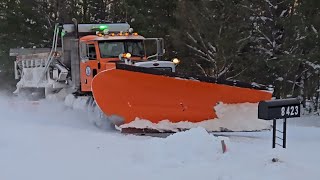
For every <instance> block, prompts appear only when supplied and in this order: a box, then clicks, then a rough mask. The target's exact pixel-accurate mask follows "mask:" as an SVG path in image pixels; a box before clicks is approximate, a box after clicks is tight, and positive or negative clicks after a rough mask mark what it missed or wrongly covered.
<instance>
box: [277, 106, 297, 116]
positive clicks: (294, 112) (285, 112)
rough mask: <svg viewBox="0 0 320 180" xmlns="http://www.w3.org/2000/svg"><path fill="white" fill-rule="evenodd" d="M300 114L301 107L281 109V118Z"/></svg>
mask: <svg viewBox="0 0 320 180" xmlns="http://www.w3.org/2000/svg"><path fill="white" fill-rule="evenodd" d="M298 114H299V106H288V107H282V108H281V116H285V115H287V116H296V115H298Z"/></svg>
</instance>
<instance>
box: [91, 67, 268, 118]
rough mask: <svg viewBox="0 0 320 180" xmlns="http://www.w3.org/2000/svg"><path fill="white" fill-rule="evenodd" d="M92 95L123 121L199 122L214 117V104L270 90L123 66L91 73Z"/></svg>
mask: <svg viewBox="0 0 320 180" xmlns="http://www.w3.org/2000/svg"><path fill="white" fill-rule="evenodd" d="M92 92H93V96H94V98H95V100H96V102H97V104H98V106H99V107H100V108H101V110H102V111H103V112H104V113H105V114H106V115H118V116H121V117H123V118H124V120H125V124H126V123H129V122H131V121H133V120H135V118H136V117H138V118H140V119H147V120H150V121H151V122H153V123H158V122H160V121H162V120H170V121H171V122H173V123H176V122H180V121H189V122H194V123H195V122H200V121H203V120H208V119H214V118H216V117H217V116H216V113H215V111H214V106H215V105H216V104H217V103H218V102H223V103H225V104H234V103H245V102H249V103H257V102H259V101H262V100H269V99H271V97H272V94H271V93H270V92H265V91H261V90H255V89H249V88H240V87H236V86H228V85H223V84H215V83H207V82H200V81H193V80H185V79H179V78H173V77H166V76H160V75H153V74H147V73H140V72H132V71H127V70H119V69H113V70H107V71H103V72H101V73H99V74H97V75H96V76H95V78H94V79H93V82H92Z"/></svg>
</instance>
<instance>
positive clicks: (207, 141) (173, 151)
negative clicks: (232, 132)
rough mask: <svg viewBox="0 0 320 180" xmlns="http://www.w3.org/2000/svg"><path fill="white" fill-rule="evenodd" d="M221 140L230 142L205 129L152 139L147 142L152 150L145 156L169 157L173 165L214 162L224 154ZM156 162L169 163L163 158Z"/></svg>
mask: <svg viewBox="0 0 320 180" xmlns="http://www.w3.org/2000/svg"><path fill="white" fill-rule="evenodd" d="M221 140H225V142H229V140H228V138H227V137H215V136H213V135H211V134H209V133H208V132H207V131H206V130H205V129H204V128H201V127H198V128H193V129H190V130H188V131H185V132H179V133H175V134H173V135H171V136H168V137H167V138H164V139H159V138H153V139H150V140H149V141H148V142H147V144H148V146H149V147H150V149H148V151H147V154H144V158H146V159H153V158H155V157H167V158H169V159H171V160H170V161H171V162H172V163H188V162H190V163H191V162H192V163H201V162H204V161H205V162H206V161H214V160H216V159H217V158H219V157H221V155H222V154H223V153H222V148H221ZM156 160H157V161H163V160H164V161H167V159H162V158H159V159H156Z"/></svg>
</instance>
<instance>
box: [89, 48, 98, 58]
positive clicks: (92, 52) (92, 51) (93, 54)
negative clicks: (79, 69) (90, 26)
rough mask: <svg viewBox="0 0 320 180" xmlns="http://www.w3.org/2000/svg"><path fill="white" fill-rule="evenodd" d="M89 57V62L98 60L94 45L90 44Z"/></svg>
mask: <svg viewBox="0 0 320 180" xmlns="http://www.w3.org/2000/svg"><path fill="white" fill-rule="evenodd" d="M88 57H89V60H96V59H97V53H96V49H95V47H94V44H88Z"/></svg>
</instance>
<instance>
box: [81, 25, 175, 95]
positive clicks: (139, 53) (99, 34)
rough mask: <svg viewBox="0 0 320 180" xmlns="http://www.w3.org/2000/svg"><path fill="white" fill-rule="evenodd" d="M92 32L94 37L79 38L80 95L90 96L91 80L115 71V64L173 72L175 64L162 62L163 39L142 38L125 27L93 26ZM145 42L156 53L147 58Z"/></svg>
mask: <svg viewBox="0 0 320 180" xmlns="http://www.w3.org/2000/svg"><path fill="white" fill-rule="evenodd" d="M121 26H123V28H122V29H121V31H119V30H120V28H119V27H121ZM117 28H118V29H117ZM91 30H92V31H93V32H95V34H94V35H85V36H82V37H80V38H79V48H80V49H79V54H80V59H81V61H80V81H81V91H83V92H90V91H91V82H92V80H93V78H94V77H95V76H96V75H97V74H98V73H100V72H102V71H105V70H110V69H114V68H115V67H116V64H128V65H133V66H139V67H146V68H155V69H159V70H164V71H170V72H175V66H176V63H174V62H172V61H163V53H164V51H165V50H164V47H163V46H164V44H163V39H162V38H145V37H143V36H141V35H139V34H138V33H136V32H133V29H132V28H130V27H129V26H126V25H125V24H118V27H116V24H112V25H111V26H110V25H99V26H92V27H91ZM147 41H154V44H155V46H156V47H155V48H156V51H157V53H156V54H154V55H152V56H149V57H148V56H147V52H146V42H147Z"/></svg>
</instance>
